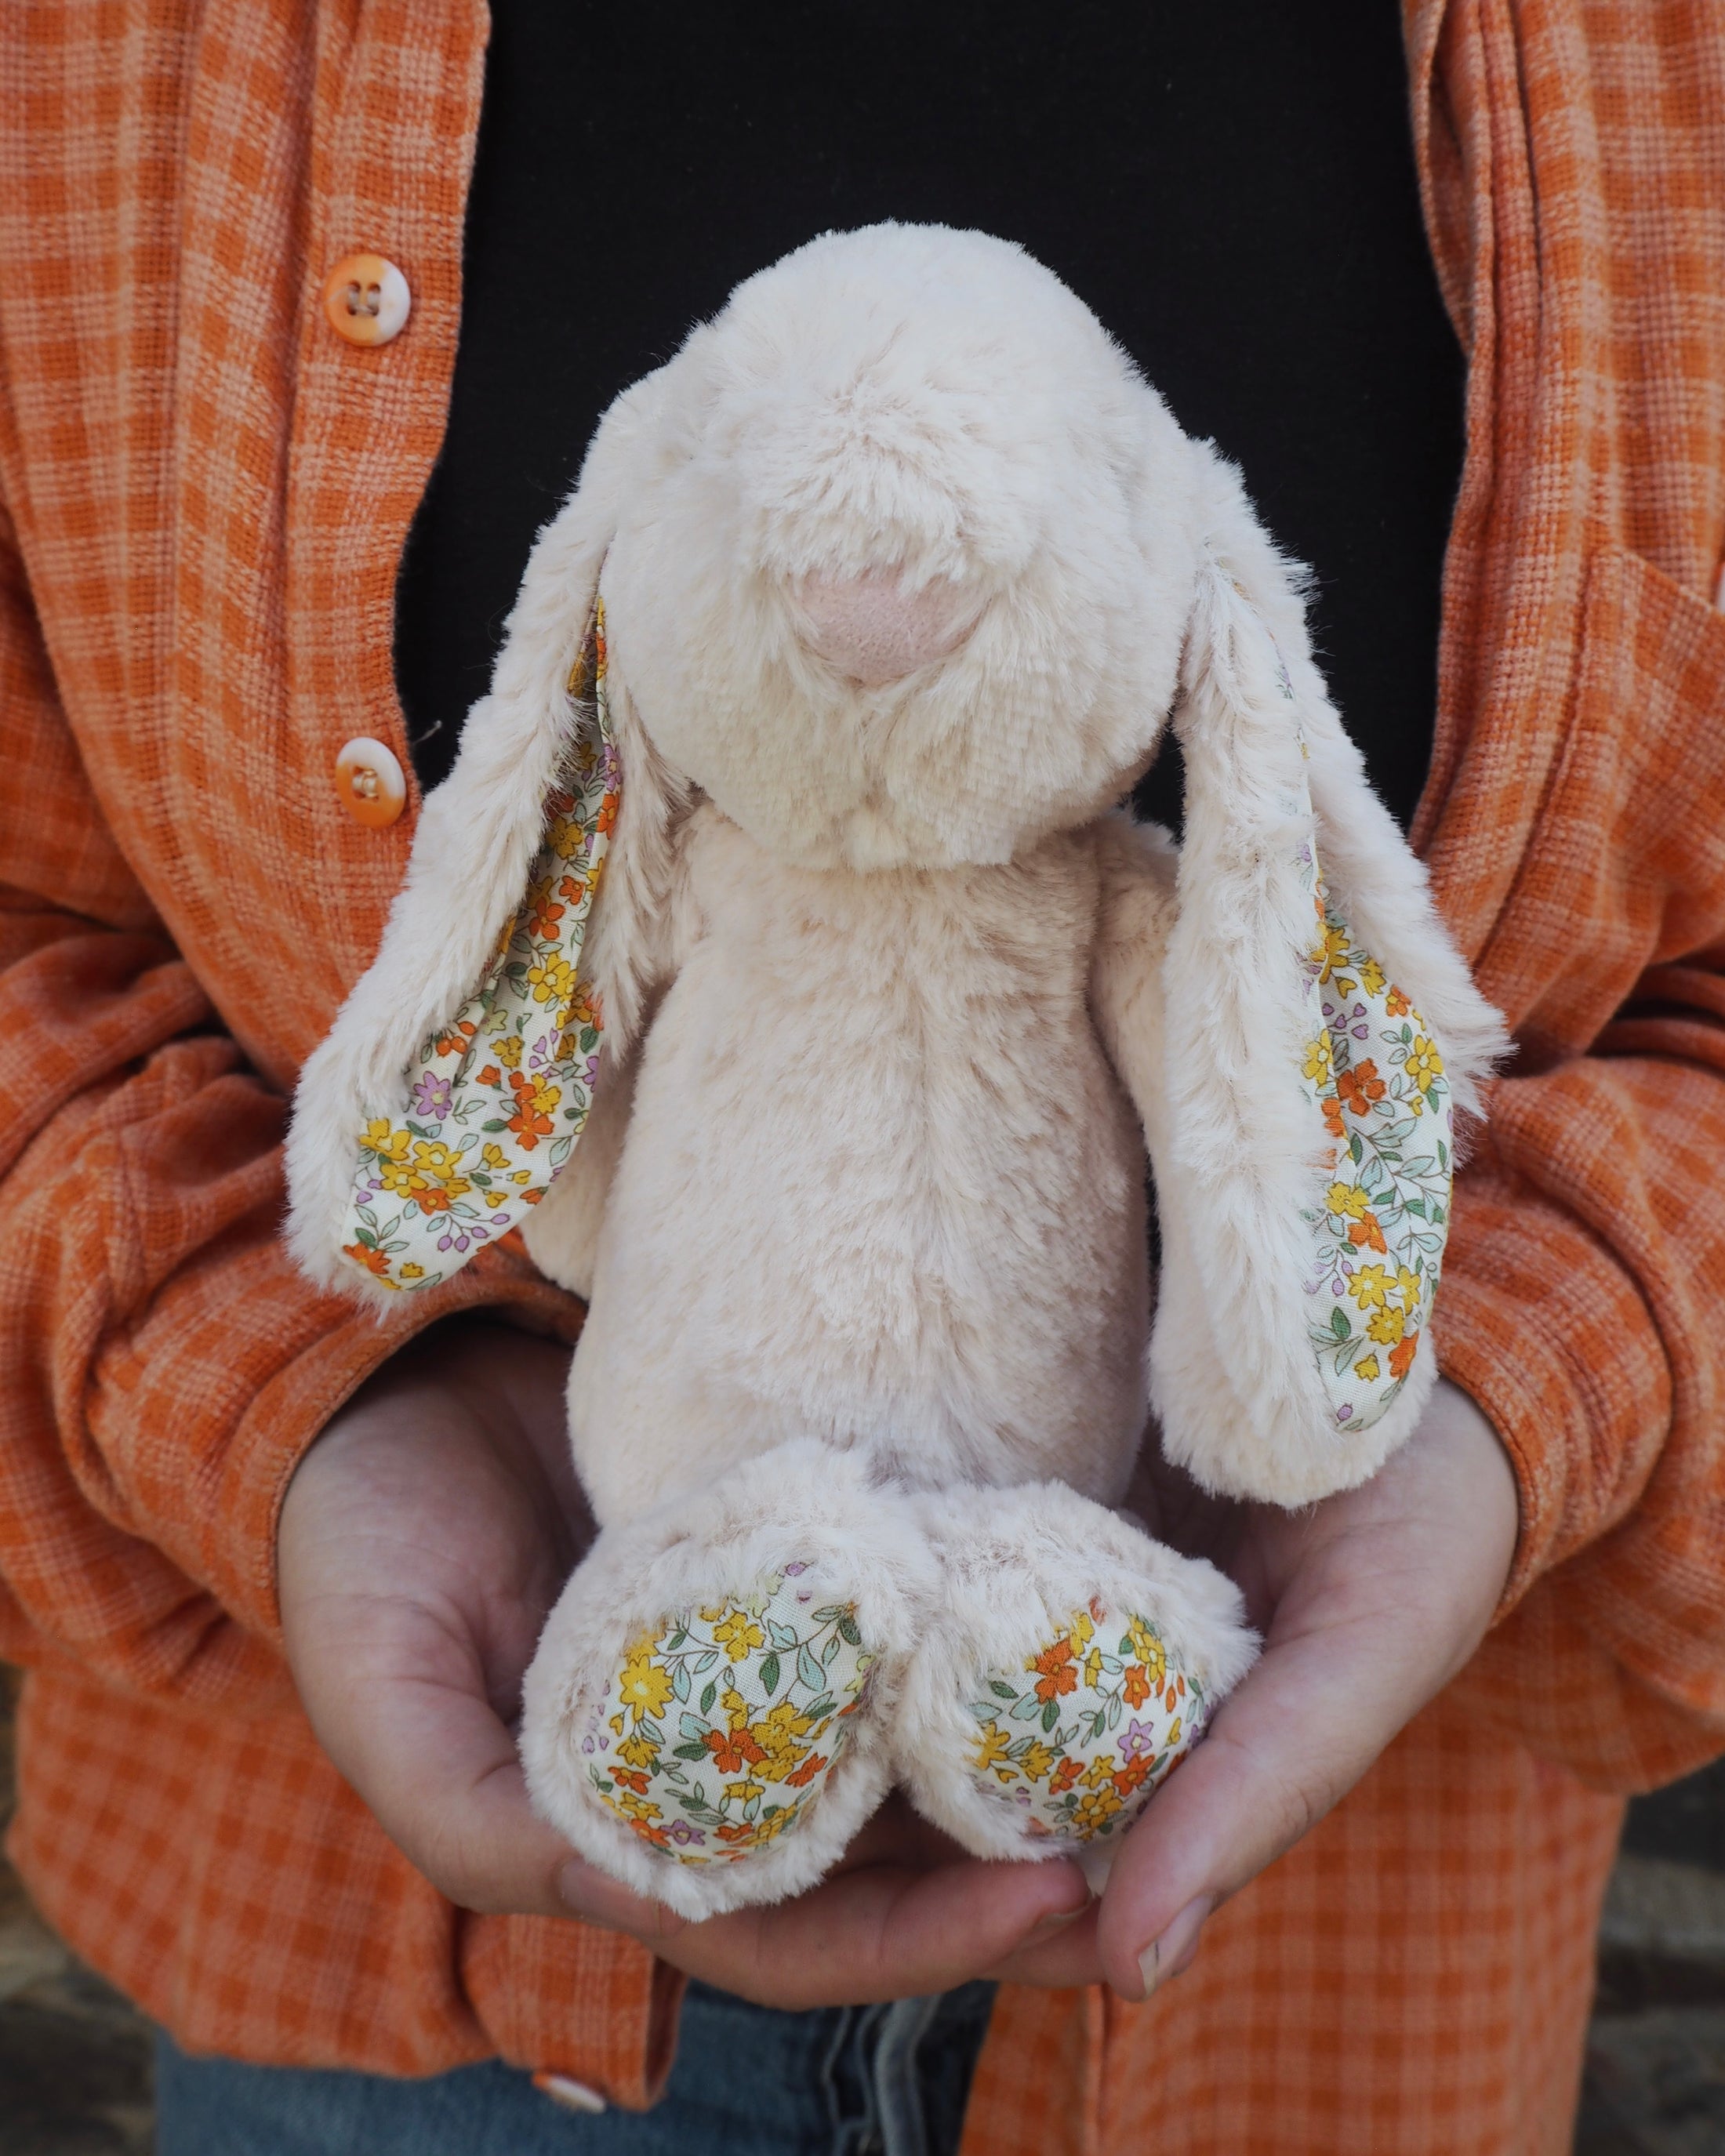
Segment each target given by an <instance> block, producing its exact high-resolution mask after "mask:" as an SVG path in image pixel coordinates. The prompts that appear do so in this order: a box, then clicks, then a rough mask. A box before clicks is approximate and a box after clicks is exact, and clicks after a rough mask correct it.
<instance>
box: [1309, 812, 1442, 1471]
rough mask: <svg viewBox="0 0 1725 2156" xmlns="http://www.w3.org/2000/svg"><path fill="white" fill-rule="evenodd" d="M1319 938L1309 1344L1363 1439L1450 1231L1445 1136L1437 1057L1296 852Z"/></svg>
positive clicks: (1317, 873) (1385, 1398)
mask: <svg viewBox="0 0 1725 2156" xmlns="http://www.w3.org/2000/svg"><path fill="white" fill-rule="evenodd" d="M1301 870H1302V872H1303V874H1304V876H1305V880H1306V883H1307V889H1308V890H1309V891H1311V893H1312V906H1313V910H1314V912H1315V914H1316V916H1317V926H1318V934H1317V941H1316V942H1314V944H1313V945H1312V949H1311V951H1310V952H1309V953H1308V954H1307V1000H1308V1006H1309V1009H1310V1013H1311V1023H1312V1033H1311V1037H1310V1039H1309V1040H1308V1042H1307V1048H1306V1052H1305V1055H1304V1058H1303V1060H1302V1063H1301V1081H1302V1083H1303V1085H1304V1087H1305V1091H1306V1093H1307V1098H1308V1099H1309V1100H1310V1101H1312V1105H1313V1106H1315V1107H1316V1108H1317V1110H1318V1111H1319V1113H1320V1114H1321V1115H1322V1118H1323V1127H1324V1131H1325V1133H1326V1136H1327V1141H1328V1142H1329V1143H1330V1145H1331V1147H1332V1152H1333V1172H1332V1176H1331V1178H1330V1182H1329V1185H1328V1188H1327V1190H1326V1191H1325V1193H1324V1198H1323V1202H1322V1207H1321V1208H1320V1209H1318V1210H1317V1212H1315V1213H1314V1214H1312V1215H1310V1216H1309V1218H1310V1219H1311V1224H1312V1272H1311V1274H1310V1275H1309V1276H1307V1279H1306V1281H1304V1282H1303V1286H1304V1287H1305V1291H1306V1293H1307V1296H1308V1297H1309V1298H1310V1301H1311V1306H1312V1310H1311V1317H1310V1321H1309V1327H1308V1330H1309V1333H1310V1337H1311V1340H1312V1350H1313V1353H1315V1354H1316V1355H1317V1361H1318V1368H1319V1369H1320V1371H1321V1372H1322V1375H1323V1380H1324V1389H1325V1390H1326V1392H1327V1394H1328V1395H1329V1399H1330V1405H1331V1409H1332V1412H1333V1414H1334V1415H1335V1419H1336V1424H1337V1428H1338V1429H1343V1430H1369V1429H1370V1427H1371V1426H1372V1424H1373V1423H1374V1422H1376V1421H1377V1420H1378V1417H1379V1416H1380V1415H1382V1414H1384V1410H1385V1409H1387V1408H1388V1407H1389V1404H1390V1403H1391V1402H1392V1401H1393V1400H1394V1398H1395V1396H1396V1394H1398V1393H1399V1391H1400V1389H1401V1387H1402V1383H1403V1381H1404V1378H1406V1377H1407V1374H1408V1373H1409V1370H1411V1369H1412V1368H1413V1367H1414V1358H1415V1357H1416V1356H1417V1355H1418V1353H1419V1352H1420V1340H1421V1338H1422V1337H1423V1336H1424V1333H1425V1326H1426V1322H1427V1320H1428V1319H1429V1318H1430V1315H1431V1306H1432V1299H1433V1297H1434V1296H1435V1295H1436V1293H1437V1284H1438V1273H1439V1270H1440V1266H1441V1265H1442V1261H1443V1253H1444V1244H1445V1240H1446V1238H1447V1236H1448V1234H1449V1218H1450V1180H1451V1178H1452V1176H1453V1173H1454V1170H1455V1157H1454V1147H1455V1138H1454V1133H1453V1129H1452V1122H1453V1116H1452V1110H1451V1106H1450V1087H1449V1083H1448V1081H1447V1080H1446V1079H1445V1075H1444V1060H1443V1057H1442V1056H1441V1055H1440V1054H1439V1052H1438V1050H1437V1047H1436V1045H1435V1043H1434V1042H1433V1040H1432V1039H1431V1037H1430V1034H1428V1033H1427V1032H1426V1030H1425V1020H1424V1019H1422V1018H1421V1017H1420V1014H1419V1012H1418V1011H1417V1010H1415V1009H1414V1006H1413V1004H1411V1003H1410V1002H1409V999H1408V998H1407V997H1406V996H1405V995H1404V993H1402V991H1401V990H1400V989H1399V988H1397V987H1396V986H1395V985H1394V983H1393V982H1392V981H1390V980H1389V978H1388V977H1387V976H1386V974H1385V973H1384V968H1383V967H1382V966H1381V965H1380V964H1379V963H1378V961H1377V959H1375V958H1374V957H1373V956H1372V955H1371V953H1370V952H1368V951H1365V950H1363V949H1361V948H1360V947H1359V946H1358V943H1357V942H1356V941H1355V939H1354V937H1353V934H1352V932H1350V930H1349V929H1348V927H1347V925H1346V923H1345V922H1343V921H1341V920H1339V919H1338V918H1337V916H1336V914H1335V913H1334V911H1332V909H1331V907H1330V905H1329V902H1328V898H1327V894H1326V892H1325V890H1324V885H1323V878H1322V872H1321V870H1320V868H1319V865H1318V861H1317V854H1316V852H1315V851H1314V850H1313V849H1312V848H1311V847H1310V846H1308V847H1307V848H1306V849H1305V850H1304V851H1303V853H1302V854H1301Z"/></svg>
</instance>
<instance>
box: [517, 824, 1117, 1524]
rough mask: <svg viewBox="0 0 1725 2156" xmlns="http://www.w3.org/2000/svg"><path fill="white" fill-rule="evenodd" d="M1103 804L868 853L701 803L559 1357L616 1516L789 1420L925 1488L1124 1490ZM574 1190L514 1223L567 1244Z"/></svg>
mask: <svg viewBox="0 0 1725 2156" xmlns="http://www.w3.org/2000/svg"><path fill="white" fill-rule="evenodd" d="M1110 836H1111V834H1110V833H1109V832H1108V830H1107V829H1106V827H1097V826H1091V827H1087V828H1086V829H1081V830H1078V831H1075V832H1070V833H1062V834H1059V835H1057V836H1055V837H1054V838H1050V839H1046V840H1045V841H1044V842H1043V843H1042V844H1040V845H1039V846H1037V847H1035V848H1034V849H1033V850H1031V851H1030V852H1029V853H1028V854H1027V855H1025V856H1024V859H1022V860H1017V861H1014V862H1010V863H1007V864H1004V865H999V866H995V865H978V866H973V867H966V868H957V869H948V870H914V869H901V870H880V871H875V872H874V873H873V874H869V875H863V874H859V873H857V872H855V871H854V870H846V869H844V868H837V869H825V870H809V869H802V868H798V867H794V866H791V865H786V864H784V863H782V862H776V861H774V860H773V859H772V858H771V857H770V856H768V855H766V854H765V853H764V852H763V851H762V849H761V848H759V847H758V846H757V845H756V844H755V843H754V841H753V840H752V839H750V838H748V837H747V835H746V834H744V833H743V832H742V831H741V830H739V829H737V826H736V825H735V824H732V823H731V822H730V821H729V820H728V819H726V817H724V816H723V815H722V814H721V813H720V812H719V811H718V810H717V809H716V808H714V807H712V806H711V804H708V805H707V806H705V807H703V808H701V809H699V810H698V811H697V812H696V814H695V816H694V818H693V819H692V821H691V825H690V827H689V830H688V834H687V837H686V840H685V851H684V864H683V871H682V875H683V881H682V887H681V888H680V891H679V892H678V895H677V898H676V901H675V908H674V912H673V922H674V927H673V934H674V937H675V946H676V947H675V949H674V951H673V952H672V953H671V958H672V962H673V964H674V966H675V978H673V980H672V982H671V983H670V987H669V988H668V989H667V990H666V991H665V995H664V998H663V1000H662V1001H661V1002H660V1004H659V1005H658V1007H657V1009H656V1010H655V1014H654V1017H653V1019H652V1021H651V1023H650V1024H649V1028H648V1029H647V1031H646V1034H645V1039H644V1044H643V1046H642V1049H641V1050H640V1059H641V1062H640V1075H639V1081H638V1082H637V1085H636V1087H635V1090H634V1101H633V1106H632V1108H631V1110H630V1111H629V1118H628V1125H627V1134H626V1136H625V1137H624V1142H623V1147H622V1154H621V1158H620V1160H619V1163H618V1165H617V1168H616V1172H615V1181H614V1184H613V1186H612V1188H611V1191H610V1193H609V1198H608V1202H607V1203H606V1204H605V1206H604V1209H603V1227H602V1229H601V1230H600V1233H599V1237H598V1249H597V1253H596V1262H595V1265H594V1267H593V1276H592V1304H591V1309H590V1312H589V1314H588V1321H587V1324H586V1327H585V1328H584V1330H583V1333H582V1337H581V1341H580V1343H579V1346H578V1349H577V1353H576V1359H575V1366H574V1370H573V1373H572V1379H571V1388H570V1406H571V1424H572V1430H573V1433H574V1440H575V1448H576V1460H577V1465H578V1467H579V1469H580V1471H581V1476H582V1480H583V1484H584V1485H585V1486H586V1488H587V1490H588V1494H589V1496H591V1498H592V1500H593V1506H594V1509H595V1512H596V1513H597V1515H598V1517H599V1518H600V1519H601V1520H602V1521H603V1522H607V1523H610V1522H614V1521H619V1520H623V1519H627V1518H629V1517H631V1516H632V1515H634V1514H635V1513H637V1512H640V1511H642V1510H644V1508H645V1507H648V1506H650V1505H652V1504H654V1503H655V1502H657V1501H659V1500H660V1499H661V1498H662V1497H663V1496H665V1495H666V1494H667V1493H668V1492H669V1491H671V1490H674V1489H675V1488H677V1487H680V1486H684V1485H685V1484H686V1483H687V1482H688V1481H691V1479H696V1478H699V1477H701V1476H707V1475H714V1474H717V1473H719V1472H721V1471H723V1470H724V1469H726V1468H728V1467H730V1466H733V1465H735V1464H736V1463H737V1462H738V1461H739V1460H744V1459H747V1458H748V1457H750V1456H751V1455H753V1454H756V1453H757V1452H760V1451H762V1450H767V1449H768V1448H769V1447H771V1446H772V1445H776V1444H778V1443H781V1442H783V1441H784V1440H788V1439H792V1438H798V1437H807V1436H814V1437H819V1438H820V1439H822V1440H824V1441H825V1442H827V1443H829V1444H832V1445H839V1446H843V1447H855V1448H857V1449H858V1450H860V1451H863V1452H865V1454H866V1455H867V1456H868V1458H869V1460H870V1463H871V1465H872V1467H873V1469H874V1471H875V1472H876V1473H879V1474H880V1475H883V1476H891V1477H893V1478H896V1479H897V1480H900V1481H902V1482H903V1483H905V1484H906V1486H911V1487H913V1488H918V1489H938V1488H942V1487H944V1486H948V1485H952V1484H978V1483H980V1484H987V1485H991V1486H1008V1485H1011V1484H1014V1483H1023V1482H1040V1481H1045V1480H1046V1479H1048V1478H1049V1477H1050V1476H1059V1477H1060V1478H1061V1479H1062V1480H1063V1481H1066V1482H1068V1483H1070V1485H1071V1486H1073V1487H1074V1488H1075V1489H1078V1490H1081V1491H1084V1492H1085V1493H1086V1496H1091V1497H1095V1498H1098V1499H1100V1500H1101V1501H1104V1502H1106V1503H1112V1502H1115V1501H1117V1500H1118V1499H1119V1497H1120V1496H1121V1495H1122V1491H1123V1490H1124V1488H1125V1486H1126V1481H1127V1476H1128V1474H1129V1472H1130V1471H1131V1466H1132V1460H1133V1458H1134V1456H1135V1455H1136V1453H1137V1446H1138V1443H1139V1440H1140V1439H1141V1437H1142V1432H1143V1428H1144V1421H1145V1417H1146V1414H1147V1397H1146V1373H1145V1361H1144V1355H1145V1348H1146V1347H1147V1342H1148V1337H1149V1301H1148V1276H1147V1258H1146V1242H1147V1238H1146V1231H1145V1205H1144V1183H1145V1174H1146V1161H1145V1154H1144V1138H1143V1132H1142V1128H1141V1127H1140V1123H1139V1119H1138V1116H1137V1112H1136V1111H1135V1110H1134V1109H1133V1107H1132V1103H1131V1101H1129V1100H1128V1098H1127V1095H1126V1093H1125V1091H1124V1089H1123V1088H1122V1085H1121V1082H1120V1081H1119V1079H1118V1078H1117V1076H1116V1075H1115V1073H1114V1071H1113V1070H1112V1069H1111V1066H1110V1065H1109V1063H1108V1061H1107V1059H1106V1056H1105V1055H1104V1053H1103V1050H1102V1048H1101V1043H1100V1041H1099V1039H1098V1037H1097V1034H1096V1026H1095V1024H1094V1022H1093V1019H1092V1017H1091V990H1092V978H1091V977H1092V973H1093V971H1094V962H1095V957H1096V948H1097V941H1098V927H1099V919H1100V915H1101V908H1102V906H1103V902H1104V897H1105V878H1104V872H1103V862H1102V860H1101V857H1100V856H1101V853H1102V851H1103V850H1104V848H1105V846H1106V844H1107V842H1108V839H1109V837H1110ZM595 1135H597V1133H595ZM566 1188H567V1189H568V1190H569V1197H568V1198H567V1199H565V1198H564V1197H563V1194H562V1193H563V1192H564V1190H565V1189H566ZM578 1188H579V1186H578V1185H565V1184H562V1183H560V1184H557V1185H555V1186H553V1188H552V1193H551V1194H550V1196H549V1197H548V1198H547V1200H546V1203H545V1204H544V1206H543V1207H542V1209H541V1210H540V1213H539V1214H538V1215H537V1216H536V1218H535V1219H534V1221H533V1224H532V1232H531V1240H532V1245H533V1248H534V1250H535V1251H536V1253H537V1254H538V1255H539V1256H540V1259H541V1262H542V1263H543V1264H547V1265H548V1266H550V1267H552V1268H554V1269H555V1270H557V1272H558V1273H559V1274H560V1275H567V1273H568V1272H569V1271H570V1270H576V1269H578V1259H577V1257H576V1256H575V1254H574V1253H573V1252H572V1251H571V1252H569V1253H567V1255H566V1254H565V1253H564V1252H563V1251H562V1249H561V1247H560V1238H559V1225H560V1222H559V1214H560V1213H561V1212H562V1211H563V1210H564V1209H565V1208H566V1207H567V1208H568V1209H569V1210H570V1211H571V1212H574V1211H576V1209H577V1192H578ZM579 1203H580V1205H581V1207H582V1209H583V1210H584V1209H585V1207H586V1206H588V1205H590V1204H591V1203H592V1199H591V1194H590V1193H580V1201H579ZM577 1231H579V1228H578V1224H577Z"/></svg>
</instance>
